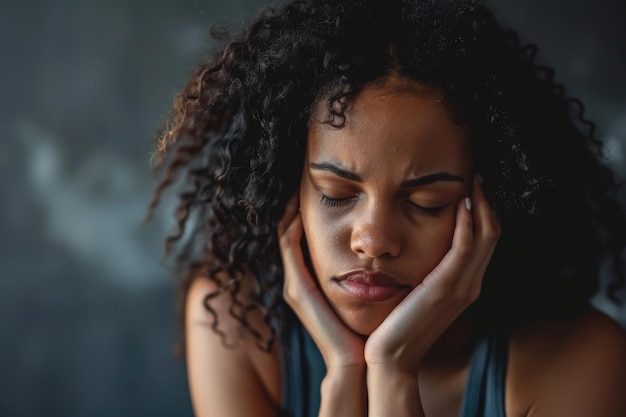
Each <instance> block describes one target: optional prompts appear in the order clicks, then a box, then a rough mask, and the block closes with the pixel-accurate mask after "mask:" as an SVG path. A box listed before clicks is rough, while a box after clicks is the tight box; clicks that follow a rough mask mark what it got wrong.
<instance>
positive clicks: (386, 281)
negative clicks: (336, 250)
mask: <svg viewBox="0 0 626 417" xmlns="http://www.w3.org/2000/svg"><path fill="white" fill-rule="evenodd" d="M332 281H333V282H334V283H336V284H337V285H338V286H339V288H341V289H342V290H343V291H344V292H345V293H346V294H347V295H348V296H350V297H351V298H354V299H356V300H357V301H361V302H369V303H372V302H381V301H386V300H389V299H391V298H394V297H397V296H400V295H406V293H407V292H408V291H410V290H411V287H410V286H408V285H404V284H401V283H400V282H399V281H398V280H397V279H395V278H394V277H392V276H390V275H387V274H384V273H381V272H373V271H366V270H357V271H351V272H348V273H346V274H343V275H340V276H338V277H335V278H333V279H332Z"/></svg>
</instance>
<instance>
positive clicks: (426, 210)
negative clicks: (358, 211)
mask: <svg viewBox="0 0 626 417" xmlns="http://www.w3.org/2000/svg"><path fill="white" fill-rule="evenodd" d="M357 198H358V197H357V196H351V197H342V198H332V197H329V196H327V195H325V194H322V198H321V200H320V203H321V204H322V205H324V206H328V207H339V206H343V205H346V204H348V203H351V202H353V201H354V200H356V199H357ZM406 204H408V206H409V208H410V209H411V210H413V211H416V212H417V213H419V214H423V215H426V216H433V217H437V216H439V215H440V214H441V211H442V210H443V208H444V207H445V206H439V207H423V206H419V205H417V204H415V203H411V202H410V201H407V202H406Z"/></svg>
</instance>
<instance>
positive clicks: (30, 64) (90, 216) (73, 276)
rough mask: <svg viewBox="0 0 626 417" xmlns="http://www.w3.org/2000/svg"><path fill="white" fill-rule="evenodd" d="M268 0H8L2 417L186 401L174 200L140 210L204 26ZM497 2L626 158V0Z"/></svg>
mask: <svg viewBox="0 0 626 417" xmlns="http://www.w3.org/2000/svg"><path fill="white" fill-rule="evenodd" d="M262 3H264V2H263V1H260V0H258V1H256V2H255V1H252V0H249V1H246V2H244V1H231V2H227V1H221V2H217V1H209V0H178V1H171V0H170V1H165V0H155V1H147V0H137V1H122V0H108V1H104V0H83V1H79V0H56V1H44V0H30V1H28V2H8V1H2V2H0V60H1V66H0V71H1V75H2V76H1V77H0V92H1V94H2V99H1V100H0V192H1V198H2V204H0V353H1V354H0V415H2V416H43V415H45V416H48V417H56V416H118V417H124V416H134V417H138V416H148V415H149V416H160V415H163V416H190V415H191V408H190V405H189V400H188V393H187V385H186V380H185V374H184V364H183V363H182V362H181V361H179V360H177V359H175V358H174V357H173V356H172V354H171V346H172V345H173V343H174V342H175V340H176V333H175V327H174V324H173V305H174V304H173V299H174V295H173V294H174V289H173V285H172V282H171V278H170V277H169V276H168V274H167V272H166V271H165V269H163V268H162V267H160V266H159V264H158V258H159V255H160V249H161V242H160V238H161V237H162V236H163V234H164V233H165V231H167V230H170V228H171V226H172V224H171V222H170V221H169V220H168V218H167V217H166V216H167V215H168V214H169V211H168V209H167V204H166V207H165V208H164V209H163V210H161V211H160V212H159V216H158V217H157V219H156V221H155V222H154V223H153V224H151V225H149V226H147V227H144V226H142V225H141V220H142V216H143V214H144V209H145V206H146V204H147V202H148V200H149V197H150V193H151V191H152V190H151V187H152V179H151V177H150V170H149V152H150V141H151V139H152V136H153V134H154V133H155V132H156V130H157V128H158V127H159V124H160V122H161V120H162V118H163V116H164V115H165V113H166V111H167V107H168V104H169V102H170V99H171V97H172V96H173V93H174V91H175V89H176V88H177V87H180V85H181V84H182V82H183V80H184V78H185V76H186V74H187V73H188V71H189V70H190V68H191V66H192V64H193V63H194V62H196V61H197V60H198V58H199V57H200V56H201V55H202V53H203V52H204V51H206V50H208V49H209V48H210V45H211V43H210V41H209V39H208V36H207V33H208V32H207V28H208V26H209V25H210V24H211V23H214V22H226V23H228V24H230V25H235V26H236V24H237V23H238V22H240V21H241V20H242V19H243V18H244V17H245V16H249V15H250V14H252V13H253V11H254V10H256V8H257V6H258V5H260V4H262ZM265 3H266V2H265ZM492 3H493V4H494V5H496V7H497V8H498V9H499V10H500V11H501V13H502V14H503V15H505V16H506V19H507V21H509V22H510V23H511V24H512V25H515V26H517V27H519V28H520V29H521V30H522V35H523V37H524V38H525V39H528V40H530V41H533V42H536V43H538V44H539V46H540V47H541V48H542V49H541V50H542V51H543V55H542V57H543V59H544V62H546V63H549V64H551V65H553V66H554V67H556V69H557V76H558V79H560V80H561V81H562V82H564V83H565V84H566V85H567V86H568V91H569V92H570V94H571V95H574V96H577V97H580V98H582V99H583V100H584V101H586V103H587V105H588V109H589V115H590V117H591V118H592V119H594V120H596V121H597V122H599V124H600V127H601V128H600V136H601V137H602V138H603V139H605V140H606V141H607V143H608V144H609V150H610V153H609V154H608V156H609V158H610V159H611V161H613V162H614V163H615V164H616V166H617V167H618V169H619V172H620V175H624V174H626V172H625V171H624V157H625V148H624V146H625V144H626V83H625V82H623V79H622V78H623V74H626V31H625V30H624V29H623V25H622V23H623V21H624V18H625V17H626V13H625V12H624V6H623V4H620V3H622V2H619V1H617V0H616V1H613V2H611V1H608V0H593V1H592V0H584V1H580V2H568V1H565V0H559V1H552V2H549V4H547V3H548V2H545V1H541V0H532V1H529V0H501V1H496V0H493V1H492ZM599 303H600V304H601V305H604V304H603V301H602V300H601V299H600V300H599ZM606 308H607V310H610V307H608V306H606ZM610 312H611V314H613V315H614V316H616V317H618V318H620V319H621V320H624V316H623V314H624V312H623V311H620V310H610ZM620 314H622V315H621V316H620ZM623 322H625V323H626V320H624V321H623Z"/></svg>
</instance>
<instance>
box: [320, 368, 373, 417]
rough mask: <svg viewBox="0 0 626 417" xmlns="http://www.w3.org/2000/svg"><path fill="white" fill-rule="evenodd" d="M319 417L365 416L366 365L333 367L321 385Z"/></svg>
mask: <svg viewBox="0 0 626 417" xmlns="http://www.w3.org/2000/svg"><path fill="white" fill-rule="evenodd" d="M320 389H321V404H320V412H319V417H336V416H341V417H365V416H366V415H367V414H366V413H367V391H366V385H365V366H363V367H360V366H355V367H349V368H331V369H329V370H328V372H327V374H326V376H325V377H324V380H323V381H322V385H321V388H320Z"/></svg>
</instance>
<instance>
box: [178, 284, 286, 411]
mask: <svg viewBox="0 0 626 417" xmlns="http://www.w3.org/2000/svg"><path fill="white" fill-rule="evenodd" d="M226 279H227V277H225V276H220V277H218V279H217V282H216V281H213V280H209V279H207V278H204V277H199V278H196V279H195V280H194V281H193V282H192V284H191V286H190V288H189V291H188V293H187V298H186V302H185V345H186V352H185V353H186V359H187V374H188V378H189V387H190V392H191V397H192V403H193V406H194V411H195V414H196V415H197V416H204V415H218V416H219V415H240V416H246V415H274V414H275V411H276V409H277V405H278V404H279V403H280V367H279V361H278V355H277V352H275V351H274V352H265V351H263V350H262V349H261V348H259V346H258V344H257V342H256V339H255V338H254V337H253V336H252V335H251V334H249V332H247V331H245V329H244V327H243V324H242V323H241V321H239V320H237V319H236V318H234V317H233V315H232V314H231V312H234V313H235V314H237V313H240V312H238V311H236V310H234V311H233V306H236V304H237V303H235V302H234V300H233V297H232V296H231V294H230V293H229V292H227V291H224V292H220V291H219V289H220V282H226V281H225V280H226ZM250 291H251V288H249V286H243V287H242V288H241V291H240V293H239V295H238V296H237V299H238V300H239V301H242V300H244V299H245V297H247V296H249V294H250ZM207 297H210V304H209V306H210V309H208V308H207V306H206V300H207ZM248 320H249V323H250V324H251V325H252V326H253V327H254V328H255V329H257V330H259V331H260V332H261V334H262V333H263V332H264V331H265V330H267V328H266V325H265V323H264V321H263V319H262V317H260V314H254V313H253V314H251V315H249V317H248ZM215 329H217V331H216V330H215ZM242 396H243V397H245V398H248V399H249V401H246V402H241V401H240V399H241V398H242Z"/></svg>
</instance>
